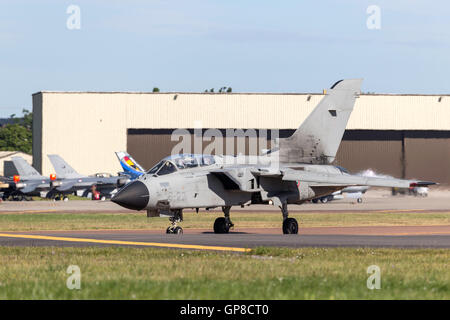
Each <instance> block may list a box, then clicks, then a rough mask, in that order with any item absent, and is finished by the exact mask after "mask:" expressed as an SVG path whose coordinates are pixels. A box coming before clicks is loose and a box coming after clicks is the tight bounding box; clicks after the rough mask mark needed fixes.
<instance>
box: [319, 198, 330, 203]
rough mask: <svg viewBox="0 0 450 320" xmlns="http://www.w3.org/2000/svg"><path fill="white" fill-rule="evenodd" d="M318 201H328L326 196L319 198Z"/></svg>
mask: <svg viewBox="0 0 450 320" xmlns="http://www.w3.org/2000/svg"><path fill="white" fill-rule="evenodd" d="M320 202H322V203H327V202H328V197H323V198H320Z"/></svg>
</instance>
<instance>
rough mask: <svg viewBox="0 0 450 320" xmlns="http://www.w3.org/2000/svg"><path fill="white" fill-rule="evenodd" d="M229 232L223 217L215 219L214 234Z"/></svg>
mask: <svg viewBox="0 0 450 320" xmlns="http://www.w3.org/2000/svg"><path fill="white" fill-rule="evenodd" d="M229 231H230V226H229V225H228V224H227V221H226V220H225V218H224V217H220V218H217V219H216V221H214V233H228V232H229Z"/></svg>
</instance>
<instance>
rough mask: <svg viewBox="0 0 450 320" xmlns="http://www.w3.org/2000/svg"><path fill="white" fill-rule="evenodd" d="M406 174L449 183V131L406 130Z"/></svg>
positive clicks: (411, 176) (410, 176)
mask: <svg viewBox="0 0 450 320" xmlns="http://www.w3.org/2000/svg"><path fill="white" fill-rule="evenodd" d="M405 158H406V166H405V167H406V176H407V177H408V178H426V179H429V180H431V181H436V182H440V183H450V131H447V132H407V133H406V135H405Z"/></svg>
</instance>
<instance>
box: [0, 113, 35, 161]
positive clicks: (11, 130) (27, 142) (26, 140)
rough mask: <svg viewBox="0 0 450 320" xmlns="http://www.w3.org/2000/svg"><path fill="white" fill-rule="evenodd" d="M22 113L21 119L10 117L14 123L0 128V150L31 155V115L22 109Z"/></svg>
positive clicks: (14, 116)
mask: <svg viewBox="0 0 450 320" xmlns="http://www.w3.org/2000/svg"><path fill="white" fill-rule="evenodd" d="M22 113H23V117H22V118H17V117H16V115H15V114H13V115H11V119H14V123H12V124H7V125H5V126H4V127H3V128H0V150H2V151H22V152H25V153H29V154H31V153H32V149H33V114H32V113H31V112H30V111H28V110H26V109H23V110H22Z"/></svg>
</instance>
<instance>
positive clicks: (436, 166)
mask: <svg viewBox="0 0 450 320" xmlns="http://www.w3.org/2000/svg"><path fill="white" fill-rule="evenodd" d="M189 131H190V132H191V133H192V132H193V130H192V129H191V130H189ZM222 131H224V130H222ZM293 131H294V130H282V131H281V132H280V136H281V137H286V136H289V135H290V134H292V132H293ZM171 132H172V130H168V129H166V130H157V129H155V130H151V129H145V130H142V129H141V130H133V129H131V130H129V132H128V138H127V150H128V152H129V153H130V154H132V155H133V157H134V158H135V159H136V160H137V161H138V162H139V163H140V164H142V166H143V167H144V168H146V169H149V168H151V167H152V166H153V165H154V164H156V163H157V162H158V161H159V160H161V159H162V158H164V157H166V156H168V155H170V153H171V151H172V148H173V147H174V146H175V145H176V144H177V143H178V141H171V140H170V139H171ZM190 138H191V143H192V145H193V135H192V136H191V137H190ZM225 143H226V142H225V141H224V143H223V151H224V153H225V154H234V155H235V154H237V143H236V140H235V143H234V150H233V151H229V150H228V151H227V150H226V147H225ZM207 144H209V142H205V141H204V142H203V147H202V148H203V149H204V148H205V147H206V145H207ZM248 144H249V140H248V139H247V141H246V147H245V148H246V150H247V151H248V150H249V147H248ZM269 146H270V145H269ZM259 149H260V148H258V150H259ZM245 154H248V152H245ZM334 164H335V165H340V166H343V167H345V168H347V169H348V170H350V171H351V172H353V173H359V172H362V171H365V170H369V169H370V170H373V171H374V172H375V173H377V174H382V175H389V176H393V177H397V178H402V177H403V178H411V179H412V178H419V179H429V180H431V181H435V182H439V183H450V132H444V131H440V132H431V133H430V132H427V131H372V130H347V131H346V132H345V135H344V139H343V141H342V143H341V145H340V147H339V150H338V153H337V156H336V160H335V162H334Z"/></svg>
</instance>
